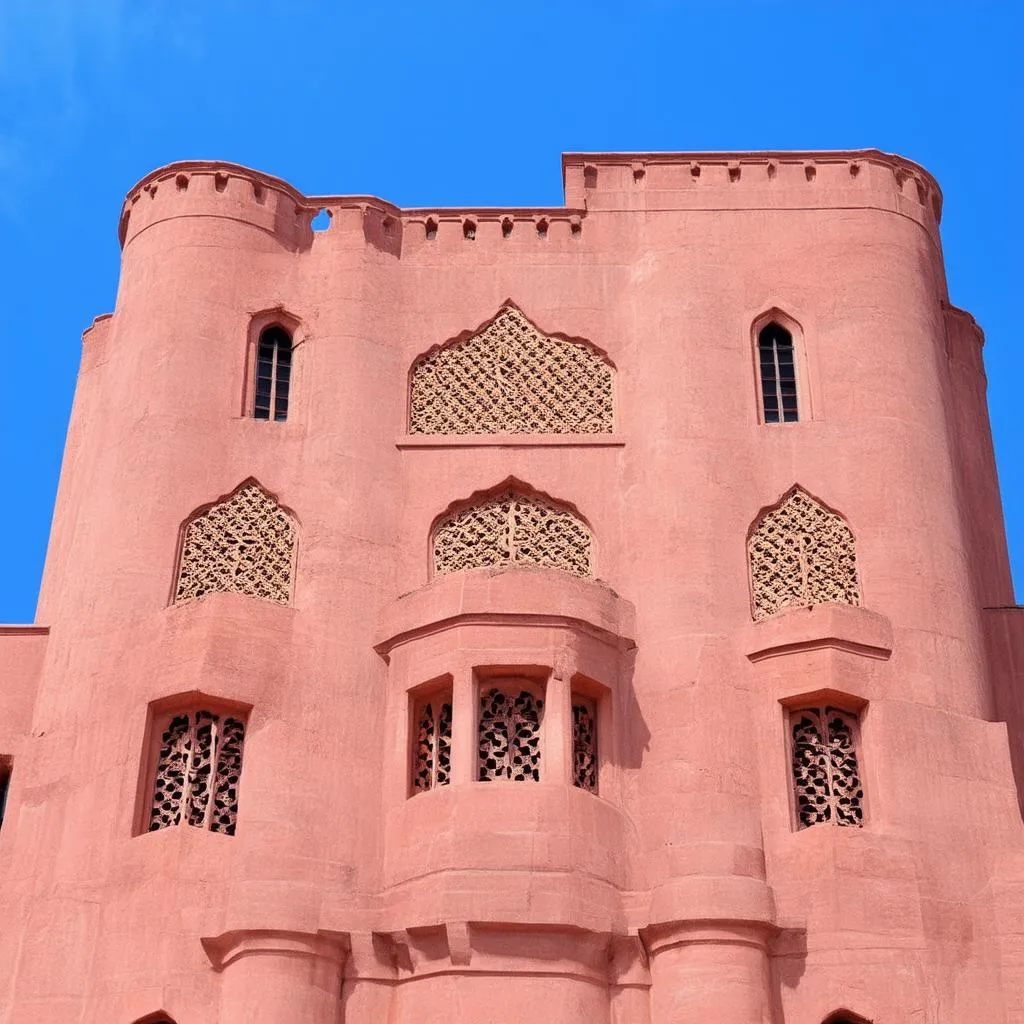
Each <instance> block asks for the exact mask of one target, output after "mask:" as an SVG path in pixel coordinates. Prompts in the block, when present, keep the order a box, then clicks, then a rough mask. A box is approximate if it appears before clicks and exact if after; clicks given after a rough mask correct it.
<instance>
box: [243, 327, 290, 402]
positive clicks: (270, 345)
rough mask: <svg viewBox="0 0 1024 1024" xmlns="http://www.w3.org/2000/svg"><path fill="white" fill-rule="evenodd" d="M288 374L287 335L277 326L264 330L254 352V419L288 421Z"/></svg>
mask: <svg viewBox="0 0 1024 1024" xmlns="http://www.w3.org/2000/svg"><path fill="white" fill-rule="evenodd" d="M291 374H292V339H291V336H290V335H289V334H288V332H287V331H286V330H284V329H283V328H281V327H268V328H267V329H266V330H265V331H264V332H263V333H262V334H261V335H260V340H259V343H258V344H257V351H256V397H255V401H254V402H253V412H252V414H253V416H254V417H255V418H256V419H258V420H269V419H271V418H273V419H275V420H277V421H278V422H282V421H284V420H286V419H288V388H289V385H290V383H291ZM271 412H273V416H271Z"/></svg>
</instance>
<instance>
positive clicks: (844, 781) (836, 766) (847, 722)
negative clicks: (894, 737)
mask: <svg viewBox="0 0 1024 1024" xmlns="http://www.w3.org/2000/svg"><path fill="white" fill-rule="evenodd" d="M789 725H790V730H791V732H790V735H791V737H792V743H793V755H792V756H793V760H792V772H793V795H794V798H795V809H796V823H797V828H800V829H803V828H810V826H812V825H828V824H831V825H846V826H852V827H854V828H857V827H859V826H861V825H863V823H864V788H863V785H862V783H861V780H860V769H859V767H858V764H857V747H858V740H859V737H858V721H857V716H856V715H853V714H850V713H849V712H847V711H842V710H840V709H838V708H832V707H825V708H821V707H815V708H801V709H799V710H797V711H793V712H791V713H790V718H789Z"/></svg>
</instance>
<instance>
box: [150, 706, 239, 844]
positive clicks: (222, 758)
mask: <svg viewBox="0 0 1024 1024" xmlns="http://www.w3.org/2000/svg"><path fill="white" fill-rule="evenodd" d="M244 742H245V723H244V722H243V721H241V719H239V718H234V717H232V716H230V715H218V714H215V713H214V712H212V711H206V710H199V711H183V712H181V713H180V714H176V715H171V716H170V717H169V718H167V719H165V720H164V726H163V729H162V731H161V734H160V746H159V750H158V751H157V757H156V771H155V773H154V775H155V778H154V782H153V796H152V801H151V802H150V809H149V824H148V830H149V831H150V832H155V831H157V830H158V829H161V828H170V827H172V826H174V825H181V824H188V825H192V826H194V827H195V828H203V829H209V830H210V831H211V832H224V833H226V834H227V835H229V836H233V835H234V834H235V826H236V824H237V821H238V785H239V780H240V777H241V774H242V746H243V744H244Z"/></svg>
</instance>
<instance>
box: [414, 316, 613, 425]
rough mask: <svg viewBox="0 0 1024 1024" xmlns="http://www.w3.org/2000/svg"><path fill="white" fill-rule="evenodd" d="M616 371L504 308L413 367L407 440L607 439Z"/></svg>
mask: <svg viewBox="0 0 1024 1024" xmlns="http://www.w3.org/2000/svg"><path fill="white" fill-rule="evenodd" d="M614 376H615V370H614V369H613V367H612V366H611V365H610V364H609V363H608V362H607V361H606V360H605V359H604V358H603V357H602V356H601V354H600V353H599V352H597V350H596V349H593V348H591V347H590V346H589V345H585V344H583V343H581V342H578V341H567V340H564V339H562V338H552V337H549V336H548V335H546V334H542V333H541V332H540V331H538V330H537V328H536V327H534V326H533V324H531V323H530V321H529V320H527V319H526V317H525V316H523V314H522V313H520V312H519V310H518V309H516V308H514V307H512V306H506V307H505V308H504V309H503V310H502V311H501V312H500V313H499V314H498V315H497V316H496V317H495V318H494V319H493V320H492V321H491V322H490V323H489V324H488V325H487V326H486V327H484V328H483V329H482V330H481V331H479V332H478V333H477V334H474V335H473V336H472V337H469V338H466V339H465V341H460V342H456V343H454V344H451V345H446V346H444V347H443V348H440V349H437V350H435V351H433V352H430V353H428V354H427V355H425V356H422V357H421V358H420V359H418V360H417V361H416V362H415V363H414V364H413V368H412V376H411V381H410V395H409V433H410V434H609V433H611V432H612V429H613V427H614V418H613V409H612V401H613V394H612V393H613V386H614Z"/></svg>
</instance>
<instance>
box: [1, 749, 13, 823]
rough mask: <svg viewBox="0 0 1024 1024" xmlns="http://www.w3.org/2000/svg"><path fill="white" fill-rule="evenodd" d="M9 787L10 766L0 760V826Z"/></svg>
mask: <svg viewBox="0 0 1024 1024" xmlns="http://www.w3.org/2000/svg"><path fill="white" fill-rule="evenodd" d="M10 787H11V766H10V765H9V764H4V762H3V761H0V828H2V827H3V824H4V811H5V810H6V808H7V791H8V789H10Z"/></svg>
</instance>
